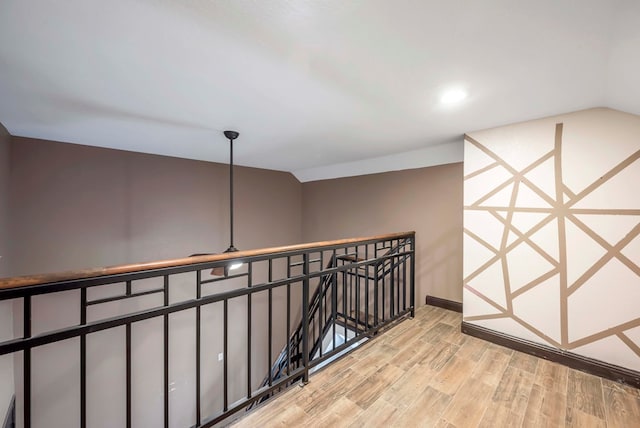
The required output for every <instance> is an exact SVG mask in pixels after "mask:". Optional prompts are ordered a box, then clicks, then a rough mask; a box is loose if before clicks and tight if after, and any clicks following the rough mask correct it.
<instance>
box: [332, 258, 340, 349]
mask: <svg viewBox="0 0 640 428" xmlns="http://www.w3.org/2000/svg"><path fill="white" fill-rule="evenodd" d="M333 260H335V263H336V266H338V259H337V258H336V250H333ZM337 282H338V273H337V272H336V273H333V274H332V275H331V324H332V326H331V328H332V329H333V343H332V345H333V349H334V350H335V349H336V320H337V312H338V291H337V290H338V283H337Z"/></svg>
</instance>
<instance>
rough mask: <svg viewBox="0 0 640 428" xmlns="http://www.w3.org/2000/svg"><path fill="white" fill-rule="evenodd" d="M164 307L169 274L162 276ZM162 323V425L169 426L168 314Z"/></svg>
mask: <svg viewBox="0 0 640 428" xmlns="http://www.w3.org/2000/svg"><path fill="white" fill-rule="evenodd" d="M163 297H164V302H163V303H164V307H165V308H166V307H167V306H169V276H168V275H165V276H164V296H163ZM163 323H164V326H163V328H164V343H163V347H164V358H163V362H164V373H163V377H164V427H165V428H169V314H165V315H164V316H163Z"/></svg>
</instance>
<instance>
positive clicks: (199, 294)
mask: <svg viewBox="0 0 640 428" xmlns="http://www.w3.org/2000/svg"><path fill="white" fill-rule="evenodd" d="M201 297H202V271H200V270H198V271H196V299H198V300H199V299H200V298H201ZM201 317H202V314H201V306H200V305H198V306H196V426H199V425H200V422H201V420H202V418H201V414H200V336H201V331H200V329H201Z"/></svg>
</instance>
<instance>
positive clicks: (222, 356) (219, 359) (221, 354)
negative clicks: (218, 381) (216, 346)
mask: <svg viewBox="0 0 640 428" xmlns="http://www.w3.org/2000/svg"><path fill="white" fill-rule="evenodd" d="M222 360H224V354H223V353H222V352H220V353H219V354H218V361H222Z"/></svg>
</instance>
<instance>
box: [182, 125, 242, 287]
mask: <svg viewBox="0 0 640 428" xmlns="http://www.w3.org/2000/svg"><path fill="white" fill-rule="evenodd" d="M239 135H240V134H239V133H238V132H237V131H224V136H225V137H227V139H228V140H229V248H227V249H226V250H224V252H223V254H227V253H234V252H236V251H238V249H237V248H236V247H235V246H234V245H233V140H235V139H236V138H238V136H239ZM207 255H211V253H198V254H192V255H191V256H190V257H195V256H207ZM242 265H243V263H242V262H241V261H239V260H233V261H231V262H230V263H228V264H227V265H225V266H219V267H216V268H213V270H212V271H211V274H212V275H218V276H223V275H224V276H227V275H228V274H229V271H230V270H234V269H238V268H239V267H241V266H242Z"/></svg>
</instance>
